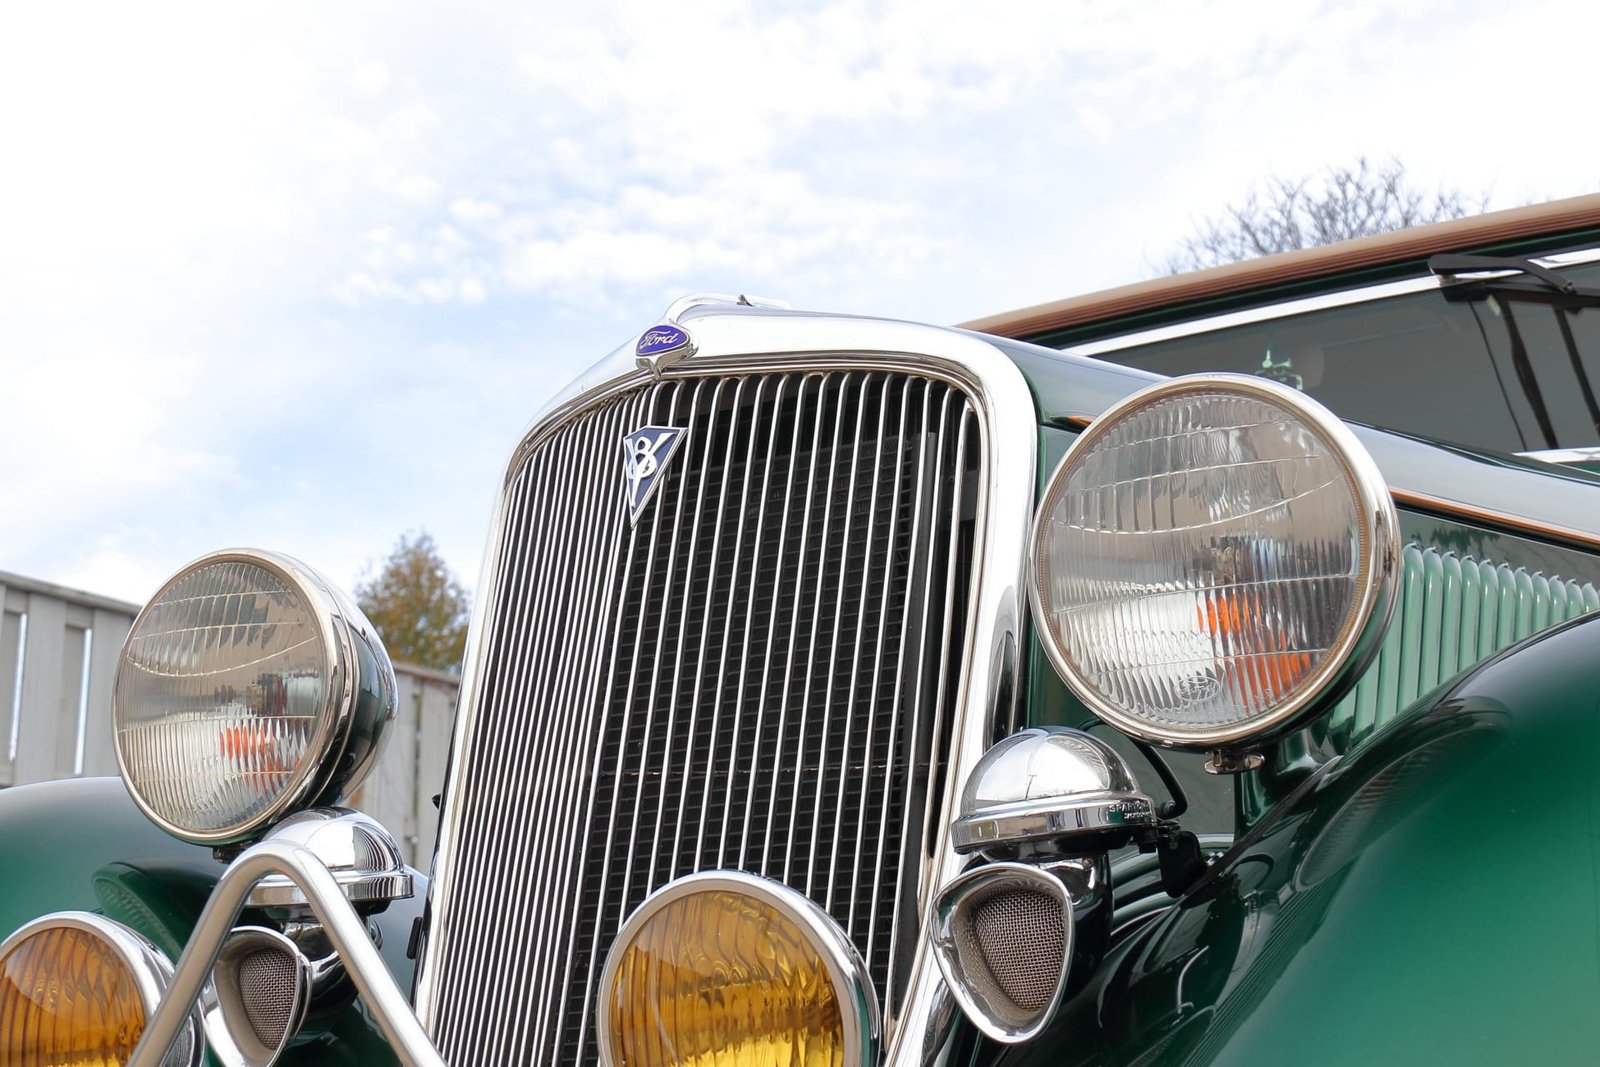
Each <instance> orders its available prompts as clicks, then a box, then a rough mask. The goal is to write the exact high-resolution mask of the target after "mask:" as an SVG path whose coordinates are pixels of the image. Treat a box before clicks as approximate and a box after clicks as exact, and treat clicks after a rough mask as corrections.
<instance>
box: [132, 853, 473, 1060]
mask: <svg viewBox="0 0 1600 1067" xmlns="http://www.w3.org/2000/svg"><path fill="white" fill-rule="evenodd" d="M275 874H276V875H283V876H284V877H286V878H288V879H289V880H290V881H292V882H293V883H294V884H295V885H296V886H298V887H299V888H300V889H301V891H302V892H304V893H305V895H306V899H307V901H308V902H309V903H310V905H311V910H312V912H313V913H314V914H315V915H316V917H317V918H318V919H319V920H320V921H321V923H322V926H323V929H324V930H325V931H326V932H327V935H328V940H329V941H330V942H332V944H333V947H334V950H335V951H337V952H338V953H339V958H340V959H342V960H343V961H344V964H345V967H346V968H347V969H348V970H349V972H350V978H351V979H352V980H353V981H354V982H355V985H356V989H357V991H358V992H360V994H361V997H362V999H363V1000H364V1001H365V1002H366V1005H367V1008H368V1010H370V1011H371V1012H372V1016H373V1018H374V1019H376V1020H377V1022H378V1026H379V1028H380V1029H381V1030H382V1031H383V1034H384V1036H385V1037H386V1038H388V1040H389V1044H390V1045H391V1046H392V1047H393V1049H394V1053H395V1055H396V1056H397V1057H398V1058H399V1060H400V1062H401V1063H403V1064H406V1065H407V1067H444V1059H443V1058H442V1057H441V1056H440V1055H439V1053H438V1052H437V1051H436V1050H435V1049H434V1047H433V1042H431V1041H430V1040H429V1039H428V1035H427V1034H426V1033H424V1032H423V1029H422V1024H421V1023H419V1022H418V1021H417V1017H416V1015H415V1014H414V1013H413V1012H412V1010H411V1003H410V1000H409V998H408V997H407V996H406V994H405V993H404V992H403V991H402V990H401V989H400V987H399V986H398V985H396V984H395V980H394V976H393V975H391V974H390V973H389V968H388V967H387V965H385V964H384V962H383V957H382V955H380V954H379V952H378V949H377V948H376V947H375V946H374V945H373V943H372V940H371V938H369V937H368V936H367V928H366V923H364V922H363V921H362V919H361V917H360V916H359V915H357V914H356V912H355V909H354V908H352V907H351V906H350V902H349V901H348V900H346V899H345V895H344V892H343V890H341V889H340V888H339V883H338V882H337V881H335V880H334V877H333V875H332V874H331V873H329V871H328V868H327V867H325V866H324V865H323V863H322V861H321V860H320V859H318V858H317V856H316V855H315V854H314V853H313V852H311V851H310V850H309V849H306V848H302V847H300V846H299V845H292V844H288V843H286V842H281V841H263V842H261V843H260V844H258V845H253V846H251V847H250V848H248V849H246V850H245V851H244V853H243V854H241V855H240V856H239V858H238V859H236V860H234V861H233V863H231V864H229V865H228V869H227V870H226V871H224V872H223V874H222V877H221V879H219V880H218V882H217V887H216V889H214V890H213V891H212V893H211V899H210V900H209V901H207V902H206V906H205V910H204V911H202V912H201V913H200V920H199V922H197V923H196V924H195V928H194V933H193V935H192V936H190V938H189V944H188V947H187V948H185V949H184V950H183V956H182V958H180V959H179V960H178V965H177V970H176V972H175V973H174V974H173V976H172V984H171V986H170V987H169V988H168V990H167V995H166V998H165V999H164V1000H162V1002H161V1006H160V1007H159V1008H157V1009H156V1013H155V1015H154V1016H153V1017H152V1018H151V1019H150V1021H149V1024H148V1025H147V1026H146V1027H145V1032H144V1037H143V1038H141V1039H140V1041H139V1047H138V1048H136V1049H134V1051H133V1058H132V1059H130V1060H129V1061H128V1067H160V1065H161V1061H162V1059H163V1058H164V1057H165V1056H166V1054H167V1050H168V1049H169V1048H170V1047H171V1046H172V1043H173V1041H174V1040H175V1039H176V1038H177V1036H178V1033H179V1031H181V1030H182V1029H183V1025H184V1023H185V1022H186V1021H187V1020H188V1019H189V1017H190V1013H191V1012H193V1010H194V1006H195V1005H196V1004H197V1003H200V1001H201V996H202V994H203V992H204V991H205V988H206V983H207V980H208V979H209V978H210V976H211V969H212V967H213V966H214V965H215V964H216V962H217V954H218V953H219V952H221V950H222V943H223V941H224V940H226V939H227V936H228V934H229V933H230V932H231V931H232V930H233V928H234V926H235V925H237V924H238V921H239V912H240V910H241V909H242V908H243V907H244V901H245V897H246V896H248V895H249V893H250V890H251V889H252V888H253V887H254V886H255V884H256V883H257V882H259V881H260V880H261V879H263V878H265V877H267V876H268V875H275Z"/></svg>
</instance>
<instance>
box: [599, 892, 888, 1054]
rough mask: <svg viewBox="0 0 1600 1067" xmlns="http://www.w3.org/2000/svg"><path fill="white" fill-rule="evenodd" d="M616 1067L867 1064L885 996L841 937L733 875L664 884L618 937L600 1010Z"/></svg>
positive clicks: (828, 921)
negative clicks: (877, 991)
mask: <svg viewBox="0 0 1600 1067" xmlns="http://www.w3.org/2000/svg"><path fill="white" fill-rule="evenodd" d="M596 1015H597V1016H598V1018H597V1024H598V1033H599V1040H600V1055H601V1059H602V1060H603V1061H604V1062H605V1063H606V1064H608V1065H609V1067H678V1065H682V1067H771V1065H772V1064H786V1065H793V1067H864V1065H870V1064H873V1063H875V1062H877V1045H878V998H877V995H876V994H875V993H874V992H873V989H872V980H871V978H870V977H868V975H867V970H866V966H865V965H864V964H863V963H862V962H861V957H860V956H859V955H858V954H857V953H856V950H855V947H854V946H853V945H851V943H850V939H849V938H848V937H847V936H845V933H844V931H843V930H841V929H839V927H838V925H837V924H836V923H835V922H834V921H833V919H832V918H831V917H829V915H828V913H827V912H825V911H823V910H822V909H821V908H819V907H817V905H815V904H813V903H812V902H811V901H810V900H807V899H806V898H805V897H803V896H801V895H800V894H799V893H797V892H795V891H794V890H792V889H790V888H789V887H787V886H785V885H783V884H781V883H778V882H773V881H770V880H768V879H765V878H758V877H756V876H754V875H750V874H744V873H742V872H737V871H707V872H704V873H701V874H692V875H690V876H688V877H687V878H680V879H678V880H677V881H676V882H673V883H671V884H670V885H667V886H664V887H663V888H661V889H660V890H658V891H656V892H655V893H654V894H653V895H651V896H650V897H649V898H648V899H647V900H645V902H644V903H643V904H641V905H639V908H638V910H637V911H635V912H634V913H633V914H632V915H630V916H629V917H628V920H627V921H626V922H624V923H623V924H622V929H621V930H620V931H618V933H617V940H616V943H615V944H614V945H613V947H612V949H611V954H610V955H609V956H607V958H606V967H605V972H604V973H603V974H602V975H601V978H600V998H599V1004H598V1007H597V1009H596Z"/></svg>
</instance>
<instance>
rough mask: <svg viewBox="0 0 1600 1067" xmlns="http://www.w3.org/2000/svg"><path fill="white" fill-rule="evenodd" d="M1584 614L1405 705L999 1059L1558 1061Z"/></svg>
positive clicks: (1593, 993) (1599, 644)
mask: <svg viewBox="0 0 1600 1067" xmlns="http://www.w3.org/2000/svg"><path fill="white" fill-rule="evenodd" d="M1597 682H1600V616H1594V615H1590V616H1586V617H1584V618H1580V619H1577V620H1574V621H1572V622H1570V623H1567V624H1565V625H1562V626H1560V627H1557V628H1555V629H1552V630H1550V631H1546V632H1545V633H1544V634H1541V635H1539V636H1537V637H1534V638H1532V639H1530V640H1528V641H1525V642H1523V643H1521V644H1519V645H1516V646H1514V647H1512V648H1510V649H1508V650H1506V651H1505V652H1503V653H1501V654H1500V655H1498V656H1496V657H1494V658H1492V659H1490V660H1487V661H1485V662H1484V663H1483V664H1481V665H1479V666H1478V667H1476V668H1474V669H1473V670H1471V671H1469V672H1467V673H1466V674H1465V675H1462V676H1461V677H1459V678H1458V679H1456V680H1455V681H1453V682H1452V683H1449V684H1447V685H1446V686H1445V687H1443V688H1442V689H1440V690H1438V691H1436V692H1435V693H1434V694H1432V695H1430V696H1429V697H1425V698H1424V699H1423V700H1422V701H1420V702H1418V703H1417V704H1416V705H1414V706H1412V707H1411V708H1410V709H1408V710H1407V711H1406V712H1405V713H1403V714H1402V715H1401V716H1400V717H1399V718H1398V719H1397V720H1396V721H1395V722H1394V723H1392V724H1390V726H1389V727H1387V728H1385V729H1383V730H1381V731H1379V732H1378V733H1376V734H1375V735H1373V736H1372V737H1371V738H1369V739H1368V740H1367V741H1365V742H1363V743H1362V744H1361V745H1359V746H1358V747H1357V748H1355V749H1353V750H1352V751H1351V752H1350V753H1348V754H1346V755H1345V756H1344V757H1342V758H1338V759H1335V760H1333V761H1332V762H1330V763H1329V764H1327V765H1325V766H1323V767H1322V768H1321V769H1320V770H1318V771H1317V772H1316V773H1314V774H1313V775H1312V776H1311V777H1310V778H1309V779H1307V780H1306V781H1305V782H1304V783H1303V784H1302V785H1301V786H1300V787H1299V788H1298V789H1296V790H1295V792H1294V793H1293V794H1291V795H1290V796H1289V797H1287V798H1286V799H1285V800H1284V801H1283V802H1282V803H1280V804H1279V805H1278V806H1277V807H1275V808H1274V809H1273V810H1272V811H1271V812H1270V813H1269V814H1268V815H1267V816H1266V817H1265V818H1264V819H1263V820H1262V821H1261V822H1260V824H1258V825H1257V826H1256V827H1255V828H1253V829H1252V830H1251V832H1250V833H1249V834H1248V835H1246V836H1245V837H1244V838H1243V839H1241V840H1240V841H1239V842H1238V843H1237V844H1236V845H1235V846H1234V847H1233V848H1232V849H1230V850H1229V851H1228V853H1227V854H1226V855H1225V856H1224V857H1223V858H1222V859H1221V860H1219V861H1218V862H1217V863H1216V864H1215V865H1214V866H1213V868H1212V869H1211V870H1210V871H1209V872H1208V873H1207V874H1206V876H1204V877H1203V878H1202V879H1201V880H1200V881H1199V882H1198V883H1197V884H1196V886H1195V887H1194V888H1193V889H1192V890H1191V891H1190V892H1189V893H1187V894H1186V895H1185V896H1184V897H1183V898H1181V899H1180V900H1179V901H1178V902H1177V903H1176V904H1175V906H1174V907H1172V908H1171V909H1170V910H1169V911H1168V912H1166V913H1165V914H1164V915H1162V916H1160V917H1159V918H1158V919H1156V920H1154V921H1152V922H1151V923H1150V924H1149V925H1148V926H1146V927H1143V928H1142V929H1141V930H1140V931H1139V932H1138V933H1137V934H1136V935H1134V936H1133V937H1132V938H1130V940H1129V941H1128V942H1126V943H1124V944H1123V945H1121V946H1119V947H1118V949H1117V950H1116V951H1114V953H1113V954H1112V955H1111V956H1110V957H1108V959H1107V960H1106V962H1105V963H1104V964H1103V965H1102V966H1101V968H1100V969H1099V971H1098V972H1097V974H1096V975H1095V976H1094V978H1093V979H1092V980H1091V982H1090V983H1089V985H1088V987H1087V988H1086V989H1085V990H1083V991H1082V992H1081V993H1079V994H1078V995H1077V996H1076V997H1074V999H1073V1001H1072V1002H1070V1003H1069V1004H1068V1005H1066V1006H1065V1007H1064V1008H1063V1010H1062V1011H1061V1012H1060V1013H1059V1014H1058V1016H1057V1018H1056V1019H1055V1021H1054V1022H1053V1023H1052V1025H1051V1027H1050V1028H1049V1030H1048V1031H1047V1032H1046V1033H1045V1034H1043V1035H1041V1037H1040V1038H1038V1039H1037V1040H1035V1041H1034V1042H1032V1043H1030V1044H1028V1045H1024V1046H1019V1047H1017V1048H1015V1049H1011V1050H1006V1051H1004V1052H1002V1051H1000V1050H995V1055H994V1057H993V1059H994V1061H995V1062H1000V1063H1004V1064H1008V1065H1022V1064H1028V1065H1043V1064H1079V1063H1097V1064H1123V1063H1140V1064H1169V1063H1170V1064H1210V1063H1290V1062H1292V1063H1296V1064H1300V1065H1308V1064H1320V1063H1328V1064H1346V1063H1355V1062H1378V1063H1408V1062H1424V1061H1430V1062H1444V1063H1505V1062H1571V1061H1574V1060H1575V1059H1576V1058H1578V1057H1580V1056H1581V1057H1584V1058H1587V1057H1588V1056H1589V1055H1591V1051H1592V1050H1593V1049H1594V1048H1596V1047H1600V1011H1596V1010H1595V1008H1596V1005H1600V844H1597V842H1600V684H1597Z"/></svg>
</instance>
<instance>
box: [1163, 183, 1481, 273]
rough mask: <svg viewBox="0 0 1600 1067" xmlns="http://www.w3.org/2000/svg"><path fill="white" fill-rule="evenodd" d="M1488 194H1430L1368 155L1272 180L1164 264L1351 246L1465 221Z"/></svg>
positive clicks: (1214, 262) (1180, 267)
mask: <svg viewBox="0 0 1600 1067" xmlns="http://www.w3.org/2000/svg"><path fill="white" fill-rule="evenodd" d="M1488 204H1489V198H1488V196H1487V195H1484V196H1480V197H1477V198H1473V197H1471V196H1468V195H1466V194H1464V193H1462V192H1461V191H1460V190H1459V189H1450V188H1444V187H1441V188H1440V189H1439V190H1438V191H1436V192H1432V193H1429V192H1424V191H1422V190H1419V189H1415V188H1413V187H1411V186H1410V185H1409V184H1408V183H1407V182H1406V170H1405V166H1404V165H1403V164H1402V163H1401V162H1400V161H1399V160H1398V159H1390V160H1389V161H1388V162H1387V163H1383V164H1380V165H1374V164H1372V163H1370V162H1369V161H1368V160H1367V158H1366V157H1365V156H1362V157H1361V158H1359V159H1357V160H1356V162H1355V163H1354V164H1353V165H1345V166H1337V167H1329V168H1328V169H1327V170H1326V171H1324V172H1323V173H1322V174H1320V175H1317V176H1315V177H1303V178H1285V177H1281V176H1279V177H1271V178H1268V179H1266V181H1265V182H1263V183H1262V184H1261V185H1260V186H1259V187H1257V188H1255V189H1251V190H1250V191H1249V192H1248V193H1246V194H1245V198H1244V200H1243V201H1242V202H1240V203H1238V204H1231V205H1229V206H1228V207H1225V208H1223V210H1222V213H1221V214H1220V215H1218V216H1215V217H1212V218H1208V219H1204V220H1202V221H1201V223H1200V224H1199V226H1198V227H1197V229H1196V232H1195V233H1194V234H1192V235H1191V236H1189V237H1186V238H1184V240H1183V242H1182V243H1181V244H1179V246H1178V250H1177V251H1176V252H1174V253H1173V254H1172V255H1171V256H1168V257H1167V259H1166V261H1165V262H1164V263H1163V264H1162V265H1161V269H1162V270H1163V271H1164V272H1165V273H1167V274H1179V273H1182V272H1183V271H1189V270H1200V269H1202V268H1205V267H1216V266H1220V265H1221V264H1224V263H1237V262H1239V261H1240V260H1245V259H1254V258H1255V257H1257V256H1267V255H1271V254H1273V253H1274V252H1290V251H1293V250H1294V249H1297V248H1311V247H1314V246H1316V245H1325V244H1333V243H1334V242H1336V241H1347V240H1349V239H1351V238H1353V237H1369V236H1371V235H1372V234H1377V233H1388V232H1389V231H1391V230H1403V229H1405V228H1407V227H1410V226H1421V225H1423V224H1424V223H1429V222H1439V221H1441V220H1444V219H1459V218H1462V217H1464V216H1466V215H1473V214H1477V213H1478V212H1480V211H1483V210H1484V209H1485V208H1487V207H1488Z"/></svg>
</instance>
